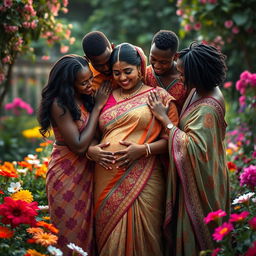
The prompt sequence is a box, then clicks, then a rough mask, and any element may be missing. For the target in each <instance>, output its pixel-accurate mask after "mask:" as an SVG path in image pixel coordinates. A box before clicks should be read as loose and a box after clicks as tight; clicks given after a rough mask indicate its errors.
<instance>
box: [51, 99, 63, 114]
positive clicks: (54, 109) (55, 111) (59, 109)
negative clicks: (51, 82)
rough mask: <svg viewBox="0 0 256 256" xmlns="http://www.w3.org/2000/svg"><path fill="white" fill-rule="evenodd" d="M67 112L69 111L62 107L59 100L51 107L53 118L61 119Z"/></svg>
mask: <svg viewBox="0 0 256 256" xmlns="http://www.w3.org/2000/svg"><path fill="white" fill-rule="evenodd" d="M66 112H67V109H66V108H65V107H64V106H61V105H60V104H59V103H58V102H57V99H55V100H54V101H53V103H52V106H51V115H52V117H53V118H56V117H59V116H61V115H65V113H66Z"/></svg>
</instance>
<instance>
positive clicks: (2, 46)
mask: <svg viewBox="0 0 256 256" xmlns="http://www.w3.org/2000/svg"><path fill="white" fill-rule="evenodd" d="M67 5H68V0H64V1H61V0H41V1H34V0H3V1H1V4H0V34H1V37H0V104H1V102H2V101H3V98H4V96H5V94H6V92H7V90H8V88H9V86H10V79H11V72H12V66H13V64H14V63H15V60H16V59H17V57H18V56H19V55H22V54H30V55H32V57H33V58H35V55H34V48H33V47H32V42H33V41H37V40H38V39H39V38H40V39H43V40H45V43H46V44H47V45H48V46H52V45H54V44H55V43H60V44H61V46H60V51H61V53H66V52H67V51H68V50H69V46H68V45H70V44H73V43H74V40H75V38H72V37H71V30H70V29H71V28H72V26H71V25H69V24H63V23H62V22H61V21H60V20H58V19H56V17H57V16H58V14H59V12H60V11H61V12H64V13H66V12H68V9H67ZM44 59H45V57H44Z"/></svg>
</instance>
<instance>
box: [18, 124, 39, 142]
mask: <svg viewBox="0 0 256 256" xmlns="http://www.w3.org/2000/svg"><path fill="white" fill-rule="evenodd" d="M39 129H40V127H39V126H36V127H34V128H32V129H27V130H24V131H22V135H23V136H24V137H26V138H29V139H30V138H42V135H41V133H40V132H39Z"/></svg>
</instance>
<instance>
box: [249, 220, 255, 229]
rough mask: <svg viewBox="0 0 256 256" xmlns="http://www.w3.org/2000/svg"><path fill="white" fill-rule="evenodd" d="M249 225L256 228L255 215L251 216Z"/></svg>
mask: <svg viewBox="0 0 256 256" xmlns="http://www.w3.org/2000/svg"><path fill="white" fill-rule="evenodd" d="M248 224H249V226H250V227H251V229H253V230H256V217H253V218H252V219H250V220H249V221H248Z"/></svg>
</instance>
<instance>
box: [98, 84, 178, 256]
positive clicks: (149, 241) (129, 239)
mask: <svg viewBox="0 0 256 256" xmlns="http://www.w3.org/2000/svg"><path fill="white" fill-rule="evenodd" d="M150 90H151V89H150ZM150 90H148V91H146V92H142V93H141V94H139V95H136V96H135V97H133V98H131V99H128V100H124V101H121V102H114V99H113V98H112V99H111V97H110V98H109V102H107V104H106V107H105V108H104V109H103V111H102V113H101V115H100V119H99V123H100V129H101V130H102V132H103V139H102V141H101V143H104V142H108V141H109V142H110V146H109V147H107V148H106V150H108V151H113V152H114V151H118V150H121V149H124V148H125V147H124V146H123V145H121V144H120V143H119V141H127V142H134V143H138V144H144V143H151V142H154V141H156V140H158V138H159V137H162V138H165V139H167V136H166V135H165V134H164V133H162V128H161V125H160V123H159V122H158V121H157V120H155V119H154V118H153V116H152V113H151V111H150V109H149V108H148V106H147V104H146V102H147V98H148V95H149V91H150ZM159 92H160V96H161V97H162V99H163V100H164V102H165V103H168V102H170V101H172V100H174V98H173V97H171V96H170V95H169V94H168V93H167V92H166V91H164V90H163V89H159ZM111 102H112V103H111ZM170 113H171V114H170V115H171V116H172V119H173V121H174V122H176V123H177V122H178V115H177V110H176V108H173V109H172V108H171V111H170ZM94 192H95V193H94V197H95V223H96V241H97V247H98V253H99V255H100V256H103V255H104V256H106V255H122V256H142V255H152V256H153V255H159V256H161V255H163V251H164V249H163V235H162V234H163V230H162V227H163V220H164V202H165V181H164V175H163V170H162V168H161V165H160V162H159V161H158V159H157V157H156V156H149V157H147V158H146V157H143V158H141V159H139V160H137V161H136V162H134V163H133V164H132V166H130V167H129V168H128V169H127V170H121V169H117V167H116V165H112V170H105V169H104V168H102V167H101V166H99V165H96V169H95V189H94Z"/></svg>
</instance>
